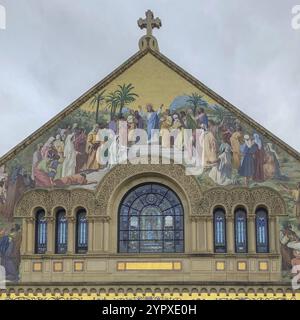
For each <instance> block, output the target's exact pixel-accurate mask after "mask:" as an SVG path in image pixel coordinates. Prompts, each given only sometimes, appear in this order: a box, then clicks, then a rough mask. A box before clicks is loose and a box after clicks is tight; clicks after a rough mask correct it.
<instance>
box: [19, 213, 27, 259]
mask: <svg viewBox="0 0 300 320" xmlns="http://www.w3.org/2000/svg"><path fill="white" fill-rule="evenodd" d="M27 234H28V232H27V219H23V221H22V242H21V248H20V253H21V255H23V254H27Z"/></svg>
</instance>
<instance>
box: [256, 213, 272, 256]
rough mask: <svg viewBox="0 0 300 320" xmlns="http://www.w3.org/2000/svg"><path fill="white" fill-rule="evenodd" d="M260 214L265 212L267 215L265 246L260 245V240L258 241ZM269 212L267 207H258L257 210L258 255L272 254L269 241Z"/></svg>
mask: <svg viewBox="0 0 300 320" xmlns="http://www.w3.org/2000/svg"><path fill="white" fill-rule="evenodd" d="M260 212H263V213H264V214H265V220H266V223H265V228H266V230H265V231H264V233H265V237H266V241H265V244H260V243H259V241H258V240H259V239H258V215H259V214H260ZM269 230H270V228H269V211H268V209H267V208H265V207H257V208H256V210H255V245H256V248H255V251H256V253H269V252H270V239H269Z"/></svg>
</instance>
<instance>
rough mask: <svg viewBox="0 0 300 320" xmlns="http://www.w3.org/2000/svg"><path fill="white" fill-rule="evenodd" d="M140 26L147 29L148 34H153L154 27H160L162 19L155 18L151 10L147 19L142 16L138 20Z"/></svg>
mask: <svg viewBox="0 0 300 320" xmlns="http://www.w3.org/2000/svg"><path fill="white" fill-rule="evenodd" d="M138 26H139V27H140V28H141V29H147V36H148V37H149V36H152V30H153V29H154V28H157V29H159V28H160V27H161V20H160V19H159V18H155V19H154V14H153V12H152V11H151V10H148V11H147V12H146V19H142V18H140V19H139V20H138Z"/></svg>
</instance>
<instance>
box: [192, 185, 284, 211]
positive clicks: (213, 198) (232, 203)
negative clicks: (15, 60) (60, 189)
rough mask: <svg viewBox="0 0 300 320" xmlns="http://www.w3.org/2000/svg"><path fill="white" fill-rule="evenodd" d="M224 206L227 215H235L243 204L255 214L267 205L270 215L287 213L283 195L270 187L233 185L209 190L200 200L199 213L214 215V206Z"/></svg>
mask: <svg viewBox="0 0 300 320" xmlns="http://www.w3.org/2000/svg"><path fill="white" fill-rule="evenodd" d="M218 206H220V207H223V208H224V209H225V211H226V214H227V216H233V214H234V210H235V209H236V208H237V207H239V206H243V207H245V209H246V210H247V214H248V215H249V216H250V215H253V214H255V210H256V209H257V208H258V207H260V206H262V207H266V209H267V210H268V212H269V215H270V216H284V215H286V205H285V202H284V200H283V199H282V197H281V195H280V194H279V193H278V192H277V191H275V190H273V189H271V188H269V187H254V188H246V187H233V188H231V189H227V188H224V187H223V188H222V187H216V188H212V189H209V190H207V191H206V192H205V193H204V194H203V198H202V200H201V202H200V205H199V209H198V214H200V215H212V213H213V210H214V208H216V207H218Z"/></svg>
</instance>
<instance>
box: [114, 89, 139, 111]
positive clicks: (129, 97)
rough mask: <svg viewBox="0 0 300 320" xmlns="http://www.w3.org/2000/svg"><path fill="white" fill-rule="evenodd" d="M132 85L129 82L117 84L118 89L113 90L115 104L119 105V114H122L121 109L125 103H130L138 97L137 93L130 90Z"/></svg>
mask: <svg viewBox="0 0 300 320" xmlns="http://www.w3.org/2000/svg"><path fill="white" fill-rule="evenodd" d="M133 89H134V86H133V85H132V84H131V83H129V84H127V85H126V84H123V85H118V89H117V90H116V91H115V94H116V101H117V106H118V107H119V116H121V115H122V110H123V108H124V107H125V105H126V104H129V103H132V102H134V101H135V99H136V98H137V97H138V95H137V94H136V93H134V92H132V90H133Z"/></svg>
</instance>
